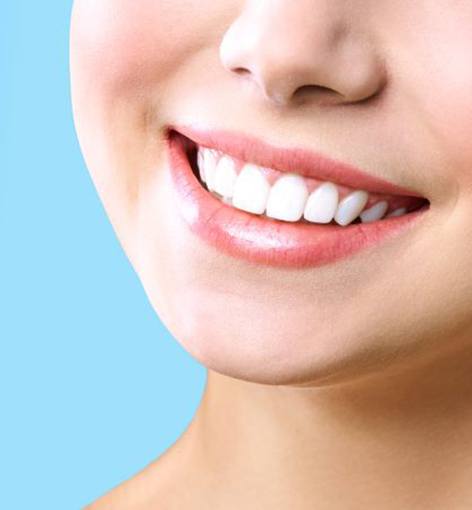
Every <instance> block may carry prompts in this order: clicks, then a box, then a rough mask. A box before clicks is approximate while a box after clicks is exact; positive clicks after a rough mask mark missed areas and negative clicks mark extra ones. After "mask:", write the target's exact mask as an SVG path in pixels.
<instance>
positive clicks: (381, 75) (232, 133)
mask: <svg viewBox="0 0 472 510" xmlns="http://www.w3.org/2000/svg"><path fill="white" fill-rule="evenodd" d="M471 55H472V3H470V2H460V1H453V0H437V1H435V2H431V1H429V0H423V1H417V2H411V1H410V0H399V1H398V0H395V1H394V0H385V1H383V2H378V1H377V0H363V1H360V0H359V1H354V2H345V1H341V0H324V1H323V0H297V1H296V2H293V1H292V0H249V1H240V0H224V1H223V0H221V1H218V2H214V1H211V2H210V1H207V0H199V1H195V0H172V1H163V0H140V1H136V0H101V1H100V2H96V1H94V0H76V2H75V5H74V12H73V19H72V34H71V71H72V95H73V106H74V115H75V120H76V126H77V131H78V135H79V139H80V143H81V146H82V149H83V153H84V156H85V159H86V163H87V165H88V168H89V169H90V172H91V175H92V178H93V180H94V183H95V185H96V187H97V189H98V192H99V194H100V196H101V198H102V200H103V203H104V205H105V208H106V210H107V212H108V214H109V216H110V219H111V221H112V224H113V226H114V228H115V230H116V233H117V235H118V237H119V239H120V241H121V243H122V245H123V247H124V249H125V251H126V253H127V255H128V256H129V258H130V260H131V262H132V264H133V266H134V267H135V269H136V271H137V273H138V275H139V277H140V279H141V281H142V283H143V285H144V287H145V290H146V292H147V294H148V296H149V298H150V301H151V303H152V304H153V306H154V308H155V310H156V311H157V313H158V314H159V316H160V317H161V319H162V321H163V322H164V323H165V324H166V326H167V327H168V328H169V330H170V331H171V333H172V334H173V335H174V336H175V337H176V338H177V340H178V341H179V342H181V344H182V345H183V347H184V348H185V349H186V350H187V351H189V352H190V353H191V354H192V355H193V356H194V357H195V358H197V359H198V360H199V361H200V362H201V363H203V364H204V365H206V366H207V367H209V368H211V369H213V370H216V371H218V372H221V373H224V374H227V375H230V376H232V377H236V378H242V379H247V380H251V381H255V382H262V383H269V384H297V385H299V384H300V385H301V384H313V385H316V384H322V383H327V382H328V381H334V380H341V379H343V378H348V377H354V376H358V375H362V374H366V373H368V372H372V371H379V370H380V369H381V368H383V367H384V366H385V363H388V362H389V361H391V360H393V359H398V360H400V359H403V360H413V359H416V356H418V357H423V358H425V357H426V356H427V355H431V354H434V353H439V352H440V351H441V350H443V349H444V350H445V349H449V348H452V347H460V346H461V343H463V345H465V342H466V341H467V340H466V339H467V336H468V335H469V333H471V332H472V314H471V313H470V308H471V305H472V271H471V263H472V221H471V218H472V143H471V142H470V140H471V137H472V61H471V58H470V56H471ZM170 127H173V128H175V129H176V130H177V131H178V132H180V133H182V134H186V135H187V136H188V138H189V139H190V140H192V141H191V142H188V145H187V146H186V147H187V148H188V158H187V156H186V155H185V154H184V157H183V160H182V161H185V163H183V162H182V161H180V159H182V154H181V153H180V152H181V151H180V149H178V147H180V144H181V141H182V140H183V138H182V137H181V136H180V135H172V136H170V137H168V133H169V131H168V130H169V128H170ZM222 132H223V133H224V135H222V134H221V133H222ZM202 133H203V135H202ZM199 137H201V138H199ZM244 137H250V138H244ZM168 138H170V139H171V140H173V142H172V146H173V147H174V149H175V150H174V152H173V153H172V154H171V153H170V151H169V147H168V141H167V140H168ZM263 142H264V143H265V144H269V145H270V146H272V147H276V148H284V149H294V148H295V149H296V150H295V152H293V153H288V152H287V153H284V152H277V151H275V150H267V146H266V145H264V144H263ZM199 145H200V146H202V147H203V146H207V147H210V148H211V147H212V148H214V149H220V150H221V151H222V152H223V153H226V154H231V155H232V156H233V157H232V158H226V165H227V166H228V168H229V170H228V172H227V173H226V174H225V175H226V180H225V179H223V178H222V177H221V178H220V180H221V182H223V183H224V184H221V183H220V184H221V186H223V187H224V186H232V185H234V183H235V181H234V176H235V172H236V173H238V172H239V173H240V172H242V171H243V170H244V169H245V168H246V167H245V166H244V165H245V163H258V164H259V168H256V173H257V176H256V177H257V178H259V181H257V179H256V177H254V173H253V174H252V178H254V179H256V180H251V179H249V178H248V179H249V180H246V187H244V186H243V185H241V186H240V190H239V193H240V195H241V194H242V195H241V196H242V198H241V197H240V203H244V200H246V198H247V197H252V198H247V200H249V202H250V201H251V200H253V202H250V203H251V204H252V205H250V206H247V205H246V208H247V207H249V208H250V207H253V204H254V203H258V204H259V202H258V200H259V201H260V200H263V199H264V196H265V197H266V199H267V200H269V198H270V196H269V195H268V194H267V193H269V189H270V188H269V186H270V185H272V189H273V186H274V183H275V180H276V179H279V178H280V177H282V176H284V175H285V176H287V174H289V173H299V174H303V175H304V176H305V177H306V180H305V181H304V179H305V177H298V178H294V179H293V182H292V183H291V184H290V183H288V184H287V187H285V188H283V187H282V188H281V189H282V192H280V193H279V196H278V199H273V200H274V203H275V204H276V205H275V206H273V209H274V210H277V208H279V210H280V208H282V209H283V207H282V206H281V205H280V203H282V202H283V200H284V197H285V198H286V197H287V196H290V197H298V198H297V199H296V200H300V198H299V197H300V196H304V197H305V199H306V198H307V196H308V195H307V194H306V193H312V191H314V190H315V187H314V186H315V185H321V183H322V182H325V181H332V182H333V183H334V184H336V185H337V184H339V188H338V190H339V191H338V193H339V196H338V199H339V200H342V199H343V197H346V196H348V195H349V194H350V193H351V192H355V191H356V189H355V188H356V186H353V187H352V188H351V189H349V188H343V187H342V186H341V185H342V184H347V183H349V182H348V179H349V178H350V177H349V176H348V174H347V173H343V172H344V170H343V168H345V167H340V166H337V167H336V165H335V166H334V167H330V168H331V170H332V171H335V170H336V168H337V169H338V170H339V168H341V170H339V175H337V174H336V175H335V174H332V175H331V177H332V178H328V177H329V176H328V177H326V176H325V175H323V176H321V177H323V178H321V179H319V180H318V181H316V177H317V175H318V174H317V171H319V170H320V165H318V167H317V165H316V164H315V163H316V160H311V159H309V158H308V159H307V157H306V156H303V154H305V155H306V154H309V153H313V154H317V153H319V154H322V155H324V156H328V157H329V158H332V159H335V160H338V161H343V162H344V163H347V164H350V165H353V166H355V167H357V168H360V169H362V171H363V172H365V173H367V174H369V175H370V176H373V177H374V178H379V179H383V180H384V181H388V182H390V183H393V184H396V185H397V186H400V187H401V188H403V189H406V190H407V191H409V192H411V194H416V195H417V196H420V197H424V198H426V199H427V200H428V201H429V209H427V210H423V211H421V212H417V213H416V214H414V215H413V216H411V217H414V218H416V219H415V220H414V221H405V217H407V216H408V215H406V216H403V217H395V216H393V218H390V219H381V220H378V221H376V222H362V223H359V220H357V222H356V223H352V224H350V225H349V224H348V225H345V226H340V225H339V224H336V226H335V223H336V222H335V221H334V220H332V221H331V223H330V224H329V225H328V224H326V223H316V221H315V222H310V221H301V220H299V221H297V222H295V220H293V219H292V220H290V219H285V220H284V219H280V218H279V219H277V218H275V219H274V217H272V219H269V218H267V217H262V216H260V215H258V213H257V212H248V211H247V209H246V211H244V210H242V209H241V208H238V207H234V206H233V205H231V203H228V201H226V202H224V201H223V200H222V199H221V198H220V197H219V196H216V195H215V194H214V193H213V194H212V193H210V192H209V191H207V190H206V189H204V187H203V185H202V184H200V183H199V182H198V180H197V177H196V176H195V175H194V174H192V172H191V171H190V166H189V164H190V163H187V160H188V161H189V162H191V164H193V165H195V164H196V163H195V160H196V154H195V151H196V148H197V147H198V146H199ZM176 147H177V148H176ZM223 149H224V150H223ZM297 150H298V152H297ZM232 152H233V153H232ZM177 153H179V154H177ZM300 155H301V156H300ZM211 157H214V158H215V157H222V155H221V153H215V152H211V151H207V152H206V155H205V156H204V157H203V159H202V160H201V161H204V164H205V165H207V166H205V169H208V170H205V171H207V172H208V182H210V179H211V178H212V176H213V177H214V174H212V173H211V168H213V169H214V167H211V165H212V164H213V163H215V161H213V163H212V160H211ZM179 158H180V159H179ZM204 158H207V159H204ZM297 158H298V159H297ZM177 160H179V161H177ZM269 160H270V161H271V162H272V164H271V165H266V166H267V167H272V168H273V169H274V170H272V171H269V170H266V173H265V174H264V171H263V170H261V168H262V167H264V163H266V162H267V161H269ZM299 160H300V161H301V162H302V163H300V168H301V170H300V172H297V168H295V167H296V163H297V161H299ZM201 161H200V162H201ZM218 161H219V160H218ZM314 161H315V163H314ZM291 162H292V163H291ZM293 162H295V163H293ZM303 162H304V163H303ZM235 164H236V166H232V165H235ZM310 165H311V167H310ZM321 166H322V165H321ZM305 167H307V168H308V167H310V168H312V170H310V169H309V168H308V170H307V168H305ZM333 168H334V170H333ZM217 169H219V170H221V169H220V168H219V167H218V168H217ZM252 169H253V170H254V167H252ZM246 170H247V169H246ZM214 171H215V172H216V170H214ZM310 172H312V173H311V177H312V178H311V179H310V177H307V176H308V174H309V173H310ZM195 173H196V172H195ZM246 173H247V172H246ZM247 175H250V172H249V173H247ZM261 175H262V176H263V177H264V178H265V179H268V181H267V180H266V181H264V182H266V183H267V182H268V184H267V188H264V186H265V184H264V183H262V181H260V178H261ZM335 177H336V178H335ZM300 179H301V181H302V182H305V185H306V186H307V191H306V189H305V188H303V185H302V184H300ZM256 181H257V182H256ZM337 181H339V182H337ZM374 181H375V179H374V180H372V183H373V184H372V185H371V188H372V189H369V190H368V191H369V192H370V195H369V196H370V197H371V198H369V200H370V202H369V203H371V204H372V203H373V200H374V199H376V200H377V201H379V199H380V198H382V197H381V196H380V195H376V194H375V192H376V191H379V190H380V189H381V187H379V188H378V189H377V188H376V184H375V182H374ZM286 182H287V181H286ZM228 183H230V184H228ZM248 183H249V184H248ZM251 183H252V184H251ZM289 184H290V185H289ZM363 184H365V186H364V187H365V188H366V189H367V188H368V187H369V185H368V183H367V181H365V182H364V181H362V185H363ZM362 185H359V186H357V188H358V189H357V191H359V189H361V188H362ZM214 186H216V184H214ZM251 186H252V187H251ZM297 186H298V187H297ZM300 186H301V187H300ZM241 190H242V191H241ZM254 190H256V191H254ZM264 190H265V191H264ZM381 191H384V192H385V191H386V189H382V190H381ZM233 192H234V193H236V192H235V191H233ZM229 193H230V192H228V194H229ZM264 193H266V195H264ZM270 193H272V190H271V191H270ZM274 193H275V192H274ZM297 193H298V195H297ZM304 193H305V195H303V194H304ZM251 194H252V195H254V196H255V198H254V196H252V195H251ZM300 194H301V195H300ZM256 195H257V196H256ZM323 196H324V197H325V198H324V199H325V201H327V202H326V203H328V205H329V200H330V199H331V200H333V198H332V195H331V198H329V197H330V196H329V194H328V195H323ZM363 196H364V195H363V194H362V193H361V194H359V193H357V196H356V200H360V201H361V202H362V199H363V198H362V197H363ZM261 197H262V198H261ZM372 197H374V198H372ZM319 198H320V195H318V201H319ZM385 198H386V199H387V202H388V203H389V208H390V209H393V205H394V204H397V205H398V204H401V203H403V202H402V200H411V197H407V198H405V196H403V194H402V193H397V194H395V193H390V194H388V195H387V196H385ZM233 199H234V200H235V198H233ZM277 200H279V202H277ZM293 200H295V198H294V199H293ZM352 200H354V199H352ZM254 201H255V202H254ZM280 201H281V202H280ZM374 201H375V200H374ZM249 202H248V203H249ZM286 202H287V200H286ZM235 203H236V202H235ZM326 203H325V205H326ZM331 203H332V202H331ZM353 203H354V205H356V201H355V200H354V202H353ZM405 203H406V202H405ZM408 203H409V202H408ZM392 204H393V205H392ZM357 205H359V202H357ZM285 206H286V207H288V211H289V212H286V214H292V213H293V208H295V209H296V208H297V207H299V202H296V204H295V205H293V204H292V206H290V207H292V209H290V207H289V206H287V203H286V204H285ZM241 207H242V206H241ZM254 207H255V208H256V205H254ZM257 207H260V204H259V205H257ZM326 207H328V206H326ZM346 207H348V208H349V204H348V206H346ZM328 209H329V207H328ZM315 210H316V207H315ZM325 212H326V211H325V210H323V211H322V213H323V214H324V213H325ZM277 214H285V213H284V212H283V211H282V212H278V213H275V215H277ZM294 214H295V213H294ZM320 214H321V213H320ZM410 214H413V213H410ZM408 218H410V216H408ZM340 221H341V220H340ZM333 222H334V223H333ZM386 225H389V226H388V227H385V226H386ZM399 225H403V226H402V227H401V228H399ZM309 228H311V229H312V230H308V229H309ZM321 229H326V230H321ZM384 231H385V232H387V233H389V235H388V236H387V235H384V234H382V235H379V237H378V238H377V237H376V235H377V233H378V232H384ZM325 234H326V235H325ZM374 234H375V235H374ZM390 234H391V235H390ZM375 239H377V240H375ZM271 243H272V244H271ZM359 246H360V247H361V249H359Z"/></svg>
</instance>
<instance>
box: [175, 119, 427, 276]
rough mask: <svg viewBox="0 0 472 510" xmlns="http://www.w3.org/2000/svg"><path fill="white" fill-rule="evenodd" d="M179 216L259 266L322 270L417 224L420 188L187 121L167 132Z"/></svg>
mask: <svg viewBox="0 0 472 510" xmlns="http://www.w3.org/2000/svg"><path fill="white" fill-rule="evenodd" d="M167 142H168V148H169V156H170V169H171V174H172V178H173V182H174V184H175V187H174V188H175V191H176V192H177V197H176V198H177V200H176V204H177V206H178V209H179V211H180V215H181V217H182V218H183V219H184V221H185V223H186V224H187V225H188V226H189V227H190V229H191V231H193V232H194V233H195V234H197V235H198V236H199V237H200V238H202V239H203V240H204V241H206V242H207V243H209V244H210V245H212V246H213V247H215V248H217V249H218V250H220V251H223V252H225V253H227V254H229V255H232V256H235V257H237V258H240V259H244V260H246V261H248V262H252V263H256V264H264V265H270V266H280V267H294V268H295V267H300V268H302V267H316V266H321V265H324V264H327V263H330V262H334V261H336V260H340V259H342V258H345V257H347V256H349V255H353V254H354V253H356V252H357V251H360V250H362V249H364V248H367V247H369V246H372V245H373V244H377V243H379V242H381V241H382V240H383V239H387V238H390V237H392V236H393V235H395V234H399V233H400V232H401V231H403V230H405V229H406V228H407V227H408V226H410V225H411V226H412V225H413V224H414V223H416V220H417V219H419V217H422V216H423V215H424V212H425V211H426V210H427V209H428V208H429V201H428V200H427V199H425V198H424V197H421V196H419V195H418V194H417V193H416V192H414V191H411V190H408V189H405V188H402V187H400V186H397V185H395V184H393V183H390V182H388V181H384V180H382V179H379V178H377V177H374V176H371V175H369V174H366V173H364V172H362V171H361V170H359V169H357V168H355V167H352V166H350V165H346V164H345V163H340V162H337V161H334V160H331V159H328V158H325V157H324V156H320V155H317V154H313V153H310V152H308V151H305V150H294V149H277V148H275V147H273V146H270V145H268V144H266V143H265V142H260V141H257V140H255V139H253V138H248V137H244V136H241V135H237V134H232V133H227V132H214V131H212V132H208V131H201V130H197V129H194V128H190V127H187V126H184V127H181V126H179V127H178V128H176V129H170V130H169V131H168V133H167Z"/></svg>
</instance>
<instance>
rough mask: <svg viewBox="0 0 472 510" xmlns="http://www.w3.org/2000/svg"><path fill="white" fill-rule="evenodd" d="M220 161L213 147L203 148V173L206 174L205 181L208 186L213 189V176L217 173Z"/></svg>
mask: <svg viewBox="0 0 472 510" xmlns="http://www.w3.org/2000/svg"><path fill="white" fill-rule="evenodd" d="M217 163H218V155H217V153H216V152H215V151H214V150H212V149H206V148H205V149H203V168H204V171H203V173H204V174H205V182H206V185H207V188H208V189H209V190H210V191H212V190H213V177H214V175H215V169H216V164H217Z"/></svg>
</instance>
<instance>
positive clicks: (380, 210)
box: [360, 200, 388, 223]
mask: <svg viewBox="0 0 472 510" xmlns="http://www.w3.org/2000/svg"><path fill="white" fill-rule="evenodd" d="M387 209H388V202H387V201H386V200H382V201H380V202H377V203H376V204H375V205H373V206H372V207H371V208H370V209H365V210H364V211H362V212H361V214H360V217H361V221H362V223H369V222H371V221H377V220H380V218H382V217H383V215H384V214H385V213H386V212H387Z"/></svg>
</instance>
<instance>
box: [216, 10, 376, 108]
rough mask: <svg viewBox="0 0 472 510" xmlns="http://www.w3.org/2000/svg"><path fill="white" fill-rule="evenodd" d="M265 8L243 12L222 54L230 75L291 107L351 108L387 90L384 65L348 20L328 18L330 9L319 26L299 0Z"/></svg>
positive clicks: (223, 44)
mask: <svg viewBox="0 0 472 510" xmlns="http://www.w3.org/2000/svg"><path fill="white" fill-rule="evenodd" d="M298 1H299V0H297V2H298ZM326 1H328V0H326ZM262 3H263V4H264V6H265V8H264V9H261V8H259V10H258V11H256V12H251V11H249V12H243V13H242V14H241V16H239V17H238V18H237V19H236V20H235V21H234V22H233V23H232V25H231V26H230V27H229V28H228V29H227V31H226V32H225V34H224V36H223V39H222V41H221V44H220V48H219V50H220V51H219V54H220V60H221V63H222V65H223V66H224V68H225V69H226V70H228V71H229V72H230V73H231V74H233V75H237V76H238V77H240V78H244V79H245V80H249V81H251V82H252V83H253V84H255V85H256V86H257V89H258V90H259V91H260V92H261V93H262V95H263V97H264V98H265V99H266V100H268V101H270V102H271V103H273V104H277V105H285V106H287V105H290V104H295V103H296V104H299V103H300V102H311V103H317V104H323V105H325V104H332V105H334V104H346V103H353V102H361V101H364V100H366V99H368V98H370V97H372V96H374V95H377V94H378V93H379V91H380V90H381V89H382V88H383V86H384V84H385V76H386V74H385V70H384V67H383V64H382V61H381V60H380V59H379V58H378V56H377V54H376V53H375V51H374V48H373V47H372V46H371V45H369V44H366V41H365V38H362V37H361V36H360V35H357V37H356V36H355V35H354V33H353V31H352V30H349V29H348V28H347V27H348V25H347V23H346V22H345V20H343V19H340V18H339V16H338V17H336V18H334V17H331V18H329V19H328V16H327V14H326V9H325V14H324V16H320V17H319V19H318V20H317V21H315V22H314V21H313V19H312V18H308V17H307V16H306V12H302V11H303V9H302V4H303V5H305V6H306V2H305V3H304V2H303V1H301V2H300V4H298V8H297V7H296V5H297V3H296V2H293V0H292V1H291V2H290V4H288V3H287V4H285V3H284V2H280V1H279V2H273V3H272V4H271V3H270V2H262ZM312 3H316V2H312ZM318 3H321V2H318ZM275 5H276V6H277V8H276V7H274V6H275ZM338 9H339V7H338ZM312 10H313V9H312ZM320 11H322V10H320ZM358 34H359V33H358Z"/></svg>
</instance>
